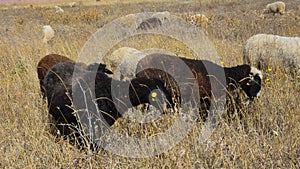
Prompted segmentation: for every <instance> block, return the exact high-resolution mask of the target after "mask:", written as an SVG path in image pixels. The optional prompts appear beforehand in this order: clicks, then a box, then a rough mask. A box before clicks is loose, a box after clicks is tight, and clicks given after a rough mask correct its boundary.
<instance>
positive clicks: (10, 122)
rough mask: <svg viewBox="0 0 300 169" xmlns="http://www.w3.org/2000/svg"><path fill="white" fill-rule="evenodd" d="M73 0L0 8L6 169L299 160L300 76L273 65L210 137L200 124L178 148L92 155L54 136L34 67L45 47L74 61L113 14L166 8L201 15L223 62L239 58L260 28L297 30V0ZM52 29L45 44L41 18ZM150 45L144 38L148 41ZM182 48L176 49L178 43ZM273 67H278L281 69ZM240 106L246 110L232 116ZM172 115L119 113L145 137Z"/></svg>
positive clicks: (283, 164)
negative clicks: (250, 98) (139, 117)
mask: <svg viewBox="0 0 300 169" xmlns="http://www.w3.org/2000/svg"><path fill="white" fill-rule="evenodd" d="M107 2H108V1H101V2H99V3H96V2H93V3H92V2H87V3H84V2H83V1H81V2H79V1H78V3H77V6H75V7H73V8H70V7H68V6H67V4H59V5H65V6H62V8H63V9H64V10H65V12H64V13H60V14H56V13H55V9H54V8H53V6H54V5H56V4H55V3H49V4H44V3H43V4H42V3H33V5H32V6H31V7H30V6H29V4H22V5H16V4H10V5H3V6H0V7H1V9H2V10H0V16H1V17H0V25H1V27H0V37H1V41H0V93H1V94H2V96H3V97H1V98H0V167H1V168H87V167H90V168H106V167H107V168H299V167H300V140H299V138H300V132H299V130H300V102H299V100H300V85H299V84H300V80H299V78H297V77H296V78H292V77H290V76H289V75H287V74H285V73H284V70H283V68H282V67H281V66H280V65H278V67H277V68H272V69H269V71H268V72H265V74H264V76H265V79H264V80H265V81H264V84H263V91H262V95H261V98H260V99H259V100H257V101H256V102H255V104H253V105H251V107H250V108H245V107H243V108H242V109H240V110H238V112H235V113H233V114H232V116H233V117H232V118H230V119H229V118H222V119H221V121H220V124H219V126H218V127H217V129H216V130H215V131H214V132H213V134H212V135H211V137H210V138H209V139H208V140H207V141H206V142H204V143H199V142H198V141H199V134H200V132H201V130H200V128H201V124H200V123H197V124H195V125H194V126H193V128H192V129H191V131H190V132H189V133H188V135H186V136H185V138H184V139H183V140H182V141H181V142H180V143H179V144H177V145H176V146H175V147H173V148H172V149H170V150H168V151H166V152H164V153H162V154H160V155H157V156H154V157H149V158H141V159H139V158H136V159H133V158H126V157H121V156H117V155H114V154H112V153H110V152H108V151H105V150H100V151H99V152H98V153H96V154H93V155H91V154H89V153H86V152H84V151H80V150H77V149H76V148H74V147H72V146H71V145H69V144H68V143H67V142H66V141H63V140H57V139H55V137H54V136H53V135H52V134H50V130H49V123H48V122H49V121H48V120H47V119H48V114H47V106H46V104H45V103H44V102H43V99H42V98H41V97H40V94H39V82H38V78H37V73H36V65H37V62H38V61H39V59H41V58H42V57H43V56H45V55H46V54H48V53H57V54H62V55H67V56H69V57H71V58H73V59H76V58H77V56H78V54H79V52H80V49H81V48H82V47H83V45H84V44H85V42H86V41H87V39H88V38H89V37H90V36H91V35H92V34H93V33H94V32H95V31H96V30H97V29H99V28H101V27H102V26H103V25H105V24H106V23H108V22H110V21H111V20H113V19H116V18H118V17H121V16H125V15H127V14H129V13H137V12H156V11H165V10H167V11H170V12H171V13H173V14H175V15H178V16H180V15H181V14H182V13H184V12H191V13H201V14H205V15H206V16H207V17H208V18H209V22H208V23H207V24H200V25H198V26H200V27H202V28H203V30H204V32H205V34H206V35H207V36H208V37H209V39H210V40H211V41H212V42H213V44H214V45H215V47H216V49H217V51H218V53H219V55H220V57H221V59H222V61H223V62H224V65H225V66H233V65H238V64H242V48H243V45H244V43H245V41H246V40H247V39H248V38H249V37H251V36H252V35H255V34H257V33H269V34H277V35H282V36H298V37H299V36H300V30H299V28H300V22H299V21H300V6H299V5H300V3H299V1H294V0H285V3H286V10H287V13H286V14H284V15H274V16H273V15H272V14H263V13H262V12H263V8H264V7H265V5H266V4H267V3H269V2H271V1H270V0H267V1H259V0H245V1H239V0H205V1H196V0H195V1H193V0H189V1H172V2H170V1H166V0H161V1H155V2H151V1H146V0H133V1H129V0H126V1H121V2H123V3H114V2H112V1H110V3H109V4H108V3H107ZM46 24H49V25H51V26H52V27H53V28H54V29H55V31H56V35H55V37H54V39H53V40H51V41H50V42H49V43H48V44H44V43H42V39H43V33H42V25H46ZM146 45H147V44H146ZM179 52H180V51H179ZM275 70H276V71H275ZM237 114H240V115H242V116H243V118H242V119H240V118H236V116H237ZM171 123H172V119H171V118H170V117H167V116H166V117H162V119H161V121H158V127H157V126H156V127H155V125H150V126H148V125H141V124H136V123H131V122H129V123H128V122H127V121H126V120H124V119H120V120H118V121H117V124H115V125H114V126H113V128H114V129H116V130H119V131H120V132H123V133H127V134H130V135H132V136H135V137H138V138H143V137H147V136H149V135H150V136H151V135H152V134H155V133H156V134H157V133H159V132H163V131H164V130H165V129H166V128H167V127H168V125H170V124H171Z"/></svg>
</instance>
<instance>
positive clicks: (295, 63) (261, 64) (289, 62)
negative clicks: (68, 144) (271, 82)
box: [243, 34, 300, 74]
mask: <svg viewBox="0 0 300 169" xmlns="http://www.w3.org/2000/svg"><path fill="white" fill-rule="evenodd" d="M243 61H244V63H246V64H251V65H252V66H255V67H258V68H259V69H262V70H267V69H268V68H273V67H276V66H280V67H284V68H285V69H287V70H289V71H290V72H291V73H292V74H293V73H300V38H299V37H283V36H278V35H269V34H257V35H254V36H252V37H250V38H249V39H248V40H247V42H246V43H245V46H244V49H243Z"/></svg>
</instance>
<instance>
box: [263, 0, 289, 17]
mask: <svg viewBox="0 0 300 169" xmlns="http://www.w3.org/2000/svg"><path fill="white" fill-rule="evenodd" d="M264 12H265V13H273V14H276V13H279V14H281V15H283V14H284V13H285V3H284V2H282V1H276V2H273V3H270V4H268V5H267V6H266V8H265V9H264Z"/></svg>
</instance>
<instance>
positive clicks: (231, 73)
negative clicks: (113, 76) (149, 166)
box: [136, 54, 262, 108]
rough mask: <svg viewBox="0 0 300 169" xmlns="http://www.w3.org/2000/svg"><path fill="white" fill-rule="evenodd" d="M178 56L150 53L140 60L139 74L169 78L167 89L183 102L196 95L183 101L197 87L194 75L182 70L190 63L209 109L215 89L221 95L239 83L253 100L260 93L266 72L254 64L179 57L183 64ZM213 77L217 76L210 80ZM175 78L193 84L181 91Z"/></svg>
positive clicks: (201, 101) (202, 100) (218, 95)
mask: <svg viewBox="0 0 300 169" xmlns="http://www.w3.org/2000/svg"><path fill="white" fill-rule="evenodd" d="M175 57H176V56H171V55H164V54H151V55H148V56H146V57H144V58H143V59H142V60H140V62H139V64H138V67H137V71H136V72H137V75H136V76H137V77H148V78H157V79H161V80H162V81H165V82H166V83H165V86H166V88H167V90H168V91H169V92H170V93H172V94H173V97H174V98H176V99H179V101H178V102H179V103H182V104H183V103H186V102H189V101H190V99H193V98H190V99H188V100H180V98H189V97H188V96H189V95H191V93H193V89H195V88H194V86H193V85H194V84H193V80H194V79H192V80H191V78H190V77H186V76H185V75H186V74H187V73H185V72H181V71H183V70H181V69H180V68H181V67H182V64H186V65H187V66H188V68H189V69H190V70H191V72H192V74H193V77H194V78H195V80H196V82H197V85H198V92H199V95H198V96H199V99H200V103H205V106H207V108H209V106H210V102H211V100H210V98H211V97H212V93H211V92H212V91H214V92H215V93H213V95H214V97H215V98H220V97H221V96H222V94H223V93H224V92H225V91H224V90H226V91H229V92H230V91H232V90H234V89H235V88H236V86H240V87H241V88H242V89H243V91H244V92H245V93H246V94H247V96H248V97H249V98H250V100H253V99H254V98H255V97H257V96H259V94H260V90H261V79H262V73H261V72H260V71H259V70H258V69H256V68H254V67H250V66H249V65H240V66H236V67H225V68H224V67H221V66H219V65H217V64H215V63H212V62H210V61H207V60H192V59H186V58H179V59H180V60H181V61H183V62H182V63H180V62H178V61H176V59H174V58H175ZM149 65H150V67H149ZM153 65H155V68H151V66H153ZM145 68H146V69H145ZM207 68H209V69H210V70H213V72H210V73H212V74H208V71H207ZM158 69H160V70H158ZM166 72H174V73H173V75H175V76H179V77H171V76H170V74H168V73H166ZM221 72H223V75H224V73H225V77H226V79H224V78H223V75H222V73H221ZM209 77H214V78H211V79H210V78H209ZM175 78H177V79H179V80H180V84H191V85H190V87H188V86H187V87H184V88H183V89H184V91H179V87H178V84H177V81H175V80H174V79H175ZM223 79H224V80H223ZM211 80H212V81H211ZM225 80H226V81H225ZM224 86H226V88H224ZM216 91H217V92H216ZM222 91H223V92H222ZM182 94H184V96H182Z"/></svg>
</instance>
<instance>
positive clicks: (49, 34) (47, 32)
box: [43, 25, 55, 43]
mask: <svg viewBox="0 0 300 169" xmlns="http://www.w3.org/2000/svg"><path fill="white" fill-rule="evenodd" d="M43 32H44V39H43V43H48V42H49V41H50V40H51V39H52V38H53V37H54V35H55V32H54V30H53V29H52V27H51V26H50V25H44V26H43Z"/></svg>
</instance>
